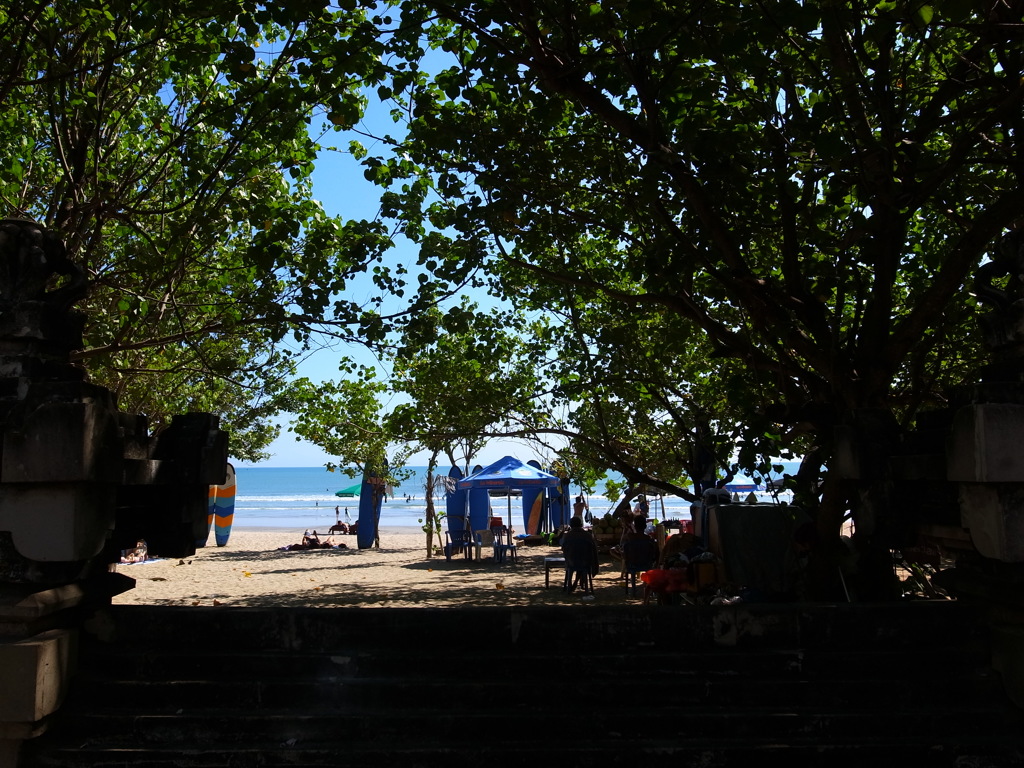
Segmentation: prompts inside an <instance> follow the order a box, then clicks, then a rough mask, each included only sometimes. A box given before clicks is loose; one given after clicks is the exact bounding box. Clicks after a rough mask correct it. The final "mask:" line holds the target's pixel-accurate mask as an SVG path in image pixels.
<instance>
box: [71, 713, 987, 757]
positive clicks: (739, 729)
mask: <svg viewBox="0 0 1024 768" xmlns="http://www.w3.org/2000/svg"><path fill="white" fill-rule="evenodd" d="M894 714H897V713H895V712H882V711H879V709H878V708H877V707H876V708H872V709H867V710H855V709H852V708H845V709H822V708H796V707H787V708H785V709H779V708H776V707H764V708H756V707H745V708H743V709H741V710H737V709H735V708H731V707H710V706H705V707H676V706H671V705H664V704H662V705H659V706H657V707H644V708H640V709H638V710H628V711H627V712H626V713H625V714H623V713H622V712H621V711H620V712H606V713H605V715H604V716H603V717H598V718H590V717H572V719H571V721H570V720H569V717H568V716H569V713H568V712H564V711H561V710H559V709H556V708H547V707H545V708H540V707H536V706H533V707H514V708H511V707H507V706H505V705H504V703H503V702H499V701H495V702H492V704H491V706H490V707H489V708H487V709H482V708H479V707H477V708H475V709H474V710H473V711H470V710H468V709H466V708H464V707H460V706H458V705H457V704H456V705H454V706H451V705H449V703H448V702H446V701H435V702H421V706H420V708H418V709H402V710H401V711H400V712H396V710H394V709H392V708H389V707H384V706H381V707H374V708H369V707H364V708H351V709H348V710H339V711H336V712H331V713H328V714H308V713H296V712H281V713H266V712H258V711H250V712H239V711H237V710H210V711H208V712H203V713H199V714H190V713H188V712H183V713H180V714H167V715H137V714H134V715H133V714H126V715H112V714H109V713H103V714H83V715H81V716H79V717H76V718H75V720H74V722H73V723H72V724H69V725H68V727H66V728H65V729H64V730H63V733H62V734H61V738H60V741H61V742H62V743H63V744H65V745H79V746H86V747H91V748H96V747H102V748H105V749H131V748H144V747H156V748H160V749H173V748H177V749H179V750H181V751H187V750H189V749H194V748H197V747H198V748H203V749H215V750H225V749H227V748H231V747H236V748H245V749H259V750H263V751H272V750H275V749H278V748H280V746H281V745H283V744H302V745H303V746H305V747H307V748H314V749H325V748H328V747H329V746H330V745H332V744H335V745H336V744H342V743H347V744H360V745H362V746H363V747H364V749H365V748H368V747H372V746H373V745H387V744H398V743H401V744H408V745H420V746H421V748H422V746H423V745H426V744H430V743H434V744H438V743H442V744H443V743H453V742H457V741H462V742H463V743H465V744H467V745H468V746H469V745H473V744H476V745H477V746H478V748H482V747H484V746H486V745H488V744H490V745H496V744H499V743H500V744H503V745H504V746H505V748H513V747H514V745H515V744H516V743H518V742H519V741H520V740H521V739H522V738H524V737H528V735H530V734H545V733H547V732H548V731H549V729H551V728H552V727H556V728H557V727H558V725H559V724H562V725H563V727H567V726H569V723H570V722H571V728H572V735H573V737H574V738H576V739H579V740H582V741H588V742H591V743H608V744H613V745H614V744H616V743H619V742H621V741H623V740H632V741H634V742H635V743H640V742H646V741H662V740H664V741H668V742H670V743H673V744H677V745H682V746H694V745H695V744H697V743H699V742H700V741H702V740H712V741H725V740H735V741H737V742H738V743H741V744H746V745H748V746H750V745H752V744H763V745H767V744H772V743H786V742H788V741H789V740H792V739H796V740H803V739H809V738H814V739H818V740H820V741H821V743H831V741H832V740H833V739H835V738H842V737H843V735H844V734H870V736H871V738H872V739H876V740H885V741H887V742H888V743H892V744H905V745H909V744H917V745H918V746H919V747H921V748H922V749H935V748H939V747H942V746H956V745H960V744H963V743H965V742H969V743H974V744H979V743H986V744H991V743H993V741H994V740H995V738H994V737H996V736H998V734H999V733H1001V732H1002V729H1003V728H1004V727H1005V726H1004V724H1002V723H999V722H997V721H995V720H996V719H995V718H994V712H993V711H992V710H983V711H972V712H965V711H964V710H962V709H954V710H950V709H945V708H939V707H919V708H914V709H908V708H903V709H900V710H899V711H898V717H894V716H892V715H894ZM553 718H554V719H553Z"/></svg>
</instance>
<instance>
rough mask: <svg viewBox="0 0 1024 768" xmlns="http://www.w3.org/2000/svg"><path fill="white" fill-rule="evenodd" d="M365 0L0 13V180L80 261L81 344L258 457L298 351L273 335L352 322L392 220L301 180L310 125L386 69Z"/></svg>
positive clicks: (27, 7) (135, 402)
mask: <svg viewBox="0 0 1024 768" xmlns="http://www.w3.org/2000/svg"><path fill="white" fill-rule="evenodd" d="M372 7H373V4H368V5H366V4H356V3H352V4H350V6H349V7H348V8H347V9H345V10H339V9H331V8H330V7H329V6H328V5H326V4H324V3H318V2H294V3H286V4H274V3H271V4H264V3H260V2H250V1H249V0H204V1H203V2H195V1H194V0H183V1H182V2H173V3H172V2H167V0H81V1H79V0H73V1H72V0H52V1H50V0H29V2H27V3H21V4H19V6H18V8H17V10H10V11H9V12H2V13H0V39H3V40H4V43H5V44H4V46H3V52H2V53H0V105H2V107H3V108H2V110H0V142H2V143H3V146H4V147H5V148H6V149H7V158H8V162H7V163H5V164H4V167H3V168H2V169H0V201H2V203H3V207H4V209H5V211H6V215H8V216H23V217H24V216H27V217H31V218H34V219H36V220H37V221H39V222H40V223H43V224H45V225H46V226H47V227H48V228H50V229H51V230H54V231H56V233H57V234H58V235H59V236H60V237H61V238H62V239H63V240H64V242H65V243H66V245H67V248H68V251H69V255H70V257H71V258H73V259H74V260H75V261H77V262H78V263H80V264H81V265H83V266H84V267H85V269H86V270H87V272H88V275H89V278H90V295H89V299H88V302H87V304H86V306H85V307H84V308H85V309H86V310H87V311H88V326H87V328H86V348H85V349H83V350H82V351H81V352H80V353H78V354H77V359H78V360H79V361H80V362H82V363H83V364H85V365H87V366H88V368H89V370H90V372H91V374H92V376H93V378H94V379H95V380H97V381H98V382H99V383H102V384H106V385H107V386H109V387H110V388H111V389H112V390H113V391H114V392H115V394H116V395H117V396H118V398H119V401H120V402H121V404H122V406H123V407H125V408H127V409H131V410H138V411H142V412H145V413H148V414H150V415H151V418H152V419H153V421H154V423H155V426H157V427H158V428H159V426H160V425H161V424H162V422H163V420H164V418H165V417H166V415H168V414H170V413H173V412H175V411H176V410H182V409H188V408H191V409H193V410H195V409H205V410H210V411H213V412H217V413H220V414H221V415H222V416H223V417H224V418H225V421H226V424H225V426H226V427H227V428H229V429H231V430H232V431H233V432H234V434H235V439H234V440H233V443H232V450H233V452H235V453H236V455H240V456H243V457H247V458H255V457H257V456H259V455H260V452H261V450H262V448H263V447H264V446H265V445H266V443H267V442H268V441H269V439H270V438H272V436H273V435H274V434H275V433H276V430H275V429H274V428H273V427H272V426H270V425H269V423H268V421H267V417H268V415H269V414H271V413H274V412H276V410H277V405H276V401H277V398H278V396H279V387H280V384H281V383H283V382H284V380H285V379H286V378H287V377H289V376H290V375H291V374H292V370H293V367H292V361H291V359H290V356H289V354H288V351H287V348H286V347H283V346H282V345H281V342H282V341H283V340H287V339H290V338H292V337H294V338H293V345H294V346H298V347H300V348H301V346H302V344H303V343H305V342H306V341H307V340H308V338H309V334H310V332H311V331H312V330H320V331H323V332H326V333H328V334H330V335H334V336H337V337H341V338H345V339H353V338H358V336H357V332H358V329H359V327H360V322H361V319H365V318H366V317H369V316H370V315H372V309H373V307H372V306H370V307H361V306H358V305H356V304H355V303H354V302H352V301H350V300H347V299H346V297H345V295H344V291H345V289H346V285H347V283H348V281H349V280H350V279H351V278H352V277H353V276H354V275H357V274H359V273H361V272H363V271H366V270H367V268H368V267H369V266H370V265H371V264H372V263H373V260H374V259H375V258H377V257H378V256H379V252H380V250H381V249H383V248H385V247H387V246H388V245H389V243H390V239H389V237H388V233H387V232H386V231H385V230H384V229H383V228H382V226H381V225H380V224H378V223H374V222H365V221H345V220H344V219H342V218H341V217H338V216H328V215H327V214H326V213H325V212H324V210H323V208H322V207H321V205H320V204H319V203H318V202H317V201H316V199H315V198H314V196H313V191H312V188H311V180H310V179H311V172H312V170H313V168H314V164H315V161H316V159H317V157H318V154H319V153H320V152H321V151H322V149H323V148H322V147H321V146H320V144H319V143H318V135H319V133H320V130H321V129H320V127H319V126H320V124H321V123H332V124H334V125H336V126H341V127H346V128H349V127H351V126H353V125H354V124H355V123H356V122H357V121H358V119H359V117H360V115H361V112H362V107H363V104H364V101H365V98H364V96H363V94H362V89H363V88H365V87H367V86H370V85H373V84H374V83H376V82H378V81H380V79H381V78H382V77H383V76H384V74H385V71H386V70H385V67H384V66H383V65H382V64H381V62H380V57H379V52H380V49H381V47H380V44H379V43H378V41H377V28H378V27H377V23H376V22H377V21H379V20H375V19H374V17H373V15H372V14H371V13H370V12H369V10H368V9H370V8H372ZM371 324H372V323H371ZM293 348H294V347H293Z"/></svg>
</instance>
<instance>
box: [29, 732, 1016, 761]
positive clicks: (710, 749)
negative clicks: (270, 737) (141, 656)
mask: <svg viewBox="0 0 1024 768" xmlns="http://www.w3.org/2000/svg"><path fill="white" fill-rule="evenodd" d="M33 757H34V759H36V760H37V762H33V763H32V766H33V768H36V767H38V768H81V767H82V766H89V768H127V767H128V766H131V768H278V767H280V768H323V767H324V766H345V768H381V766H396V765H404V766H416V768H435V766H436V768H479V766H481V765H486V766H491V767H492V768H522V766H523V765H536V766H559V768H617V767H618V766H623V767H625V768H636V766H644V768H680V766H715V768H751V766H776V765H779V766H784V765H788V766H800V768H863V767H864V766H865V765H877V766H913V767H914V768H961V767H962V766H977V767H978V768H1004V767H1005V768H1010V767H1011V766H1019V765H1020V764H1021V763H1020V761H1019V758H1018V757H1017V756H1016V755H1015V753H1014V751H1013V749H1012V748H1003V749H996V748H994V747H993V746H992V745H990V744H971V743H962V744H959V745H952V744H945V745H938V746H936V747H935V748H933V749H922V748H921V746H920V745H917V744H905V743H900V742H892V741H888V740H884V739H875V738H873V737H871V736H864V735H851V736H847V737H844V738H837V739H833V740H831V741H830V742H828V743H827V744H824V743H822V742H821V741H820V740H819V739H816V738H813V737H805V738H801V739H790V740H787V741H785V742H781V741H776V742H773V743H770V744H764V743H754V744H752V743H746V742H744V741H743V740H740V739H734V738H729V739H725V740H714V739H704V738H701V739H698V740H696V741H692V742H688V743H679V742H677V741H674V740H667V739H666V740H658V741H647V742H642V743H641V742H637V741H635V740H632V739H623V740H621V741H620V742H618V743H616V744H609V743H605V742H598V743H595V742H590V741H577V740H574V739H572V738H566V735H565V733H564V732H556V733H555V734H553V735H550V736H547V737H545V738H537V737H532V738H531V737H528V736H524V737H523V738H521V739H519V740H517V741H514V742H504V741H499V740H495V741H489V742H486V743H478V742H471V743H467V741H466V740H465V739H456V740H454V741H453V742H450V743H443V742H437V741H432V742H430V743H427V744H408V743H407V742H404V741H403V742H400V743H397V744H392V745H388V746H378V747H375V748H368V747H366V746H364V745H361V744H357V743H342V744H335V745H331V746H327V747H314V746H307V745H304V744H300V743H298V742H296V743H295V744H293V745H279V746H278V747H277V748H276V749H269V750H268V749H265V748H255V749H253V748H249V749H246V748H230V749H225V750H217V749H205V748H203V749H200V748H193V749H189V750H187V751H181V750H177V749H159V748H153V749H146V748H137V747H131V748H126V749H121V750H97V749H92V748H89V747H82V748H80V749H73V750H69V751H66V752H50V753H47V754H45V755H35V756H33Z"/></svg>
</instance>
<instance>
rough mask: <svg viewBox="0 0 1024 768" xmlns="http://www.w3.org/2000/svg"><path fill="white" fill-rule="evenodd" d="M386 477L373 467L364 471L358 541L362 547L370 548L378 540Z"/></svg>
mask: <svg viewBox="0 0 1024 768" xmlns="http://www.w3.org/2000/svg"><path fill="white" fill-rule="evenodd" d="M385 490H386V489H385V488H384V478H383V477H380V476H379V475H378V474H377V473H376V471H374V469H373V468H372V467H369V466H367V467H366V469H365V470H364V471H363V487H362V489H361V490H360V491H359V527H358V529H357V530H356V543H357V544H358V546H359V548H360V549H369V548H370V547H372V546H373V545H374V543H375V542H376V541H377V525H378V522H379V521H380V508H381V505H382V504H383V503H384V492H385Z"/></svg>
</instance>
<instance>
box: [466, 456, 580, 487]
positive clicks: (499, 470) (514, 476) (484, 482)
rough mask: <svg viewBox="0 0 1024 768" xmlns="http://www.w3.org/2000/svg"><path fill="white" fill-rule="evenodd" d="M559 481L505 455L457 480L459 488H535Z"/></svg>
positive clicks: (552, 484)
mask: <svg viewBox="0 0 1024 768" xmlns="http://www.w3.org/2000/svg"><path fill="white" fill-rule="evenodd" d="M559 482H560V481H559V479H558V478H557V477H556V476H555V475H552V474H550V473H548V472H544V471H543V470H540V469H537V468H535V467H531V466H530V465H529V464H524V463H523V462H521V461H520V460H519V459H517V458H515V457H513V456H505V457H504V458H501V459H498V460H497V461H496V462H494V463H493V464H491V465H489V466H486V467H484V468H483V469H481V470H480V471H479V472H474V473H473V474H472V475H470V476H469V477H465V478H463V479H462V480H459V488H537V487H550V486H557V485H558V484H559Z"/></svg>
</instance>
